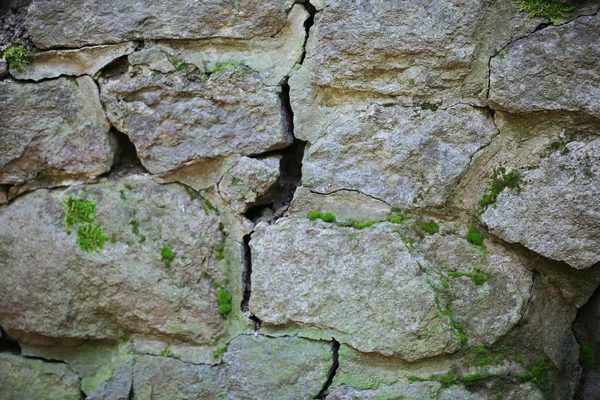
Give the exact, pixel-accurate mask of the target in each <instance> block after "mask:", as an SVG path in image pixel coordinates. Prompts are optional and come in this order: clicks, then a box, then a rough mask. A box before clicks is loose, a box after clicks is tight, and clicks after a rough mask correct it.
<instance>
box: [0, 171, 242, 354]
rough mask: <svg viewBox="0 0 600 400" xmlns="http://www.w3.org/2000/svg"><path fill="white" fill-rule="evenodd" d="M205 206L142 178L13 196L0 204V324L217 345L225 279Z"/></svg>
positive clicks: (215, 229)
mask: <svg viewBox="0 0 600 400" xmlns="http://www.w3.org/2000/svg"><path fill="white" fill-rule="evenodd" d="M65 209H67V210H68V212H67V214H65ZM211 210H213V208H212V207H210V208H208V207H206V205H205V203H204V202H202V200H201V199H198V198H197V196H196V195H193V193H192V195H190V194H189V193H188V192H186V190H185V188H184V187H182V186H181V185H178V184H170V185H162V186H161V185H158V184H156V183H155V182H154V181H153V180H152V178H150V177H149V176H147V175H133V176H129V177H127V178H123V179H120V180H112V181H108V182H105V183H101V184H96V185H87V186H76V187H72V188H70V189H67V190H65V191H62V190H61V191H48V190H38V191H36V192H34V193H31V194H27V195H23V196H21V197H18V198H17V199H15V200H14V201H13V202H12V203H11V204H10V205H9V206H6V207H3V208H1V209H0V254H1V256H0V269H1V270H2V271H3V279H2V281H1V282H0V326H2V327H3V328H4V329H5V330H7V331H8V332H9V333H12V334H15V335H17V336H18V337H22V338H23V339H22V340H24V341H27V335H29V334H37V335H43V336H48V337H66V338H96V339H107V338H111V339H116V338H120V337H123V336H127V335H131V334H134V333H138V334H144V335H158V336H162V337H163V338H165V337H167V338H171V339H176V340H184V341H188V342H190V343H195V344H211V343H213V342H215V341H216V340H217V339H218V338H219V337H220V336H221V335H222V334H223V331H224V326H225V323H226V319H225V318H224V317H223V316H222V315H220V314H219V312H218V310H219V301H218V300H217V293H218V292H219V285H217V284H216V283H215V282H222V284H221V285H226V282H227V281H228V276H227V275H226V274H225V273H224V272H222V270H221V269H222V266H221V264H223V262H221V263H219V264H218V263H217V261H218V257H217V253H218V252H219V250H218V249H217V248H218V247H220V244H221V243H222V242H223V240H224V236H223V232H222V231H221V229H220V226H219V216H218V215H217V214H216V213H215V212H214V211H211ZM220 251H221V252H222V251H223V250H220ZM238 273H240V274H241V271H239V272H238ZM235 276H236V277H237V273H236V274H235ZM232 278H233V277H232ZM233 285H234V286H235V282H233ZM231 294H234V295H235V296H236V298H235V299H234V300H232V301H233V302H234V304H235V302H236V301H237V304H239V301H241V299H240V298H239V297H240V295H241V293H237V292H233V291H232V293H231ZM238 307H239V306H238Z"/></svg>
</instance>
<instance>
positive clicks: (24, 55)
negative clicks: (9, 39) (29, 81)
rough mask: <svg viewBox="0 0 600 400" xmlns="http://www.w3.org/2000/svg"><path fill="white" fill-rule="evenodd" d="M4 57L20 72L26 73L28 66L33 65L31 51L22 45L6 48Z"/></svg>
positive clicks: (16, 44) (17, 44)
mask: <svg viewBox="0 0 600 400" xmlns="http://www.w3.org/2000/svg"><path fill="white" fill-rule="evenodd" d="M2 57H3V58H4V59H5V60H6V61H7V62H8V65H9V66H10V67H11V68H12V69H14V70H15V71H19V72H22V71H25V70H26V69H27V66H28V65H29V64H31V58H30V56H29V50H27V48H26V47H25V46H24V45H23V44H22V43H15V44H13V45H12V46H10V47H8V48H6V50H4V52H3V53H2Z"/></svg>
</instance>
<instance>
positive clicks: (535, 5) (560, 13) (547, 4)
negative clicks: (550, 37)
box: [515, 0, 575, 23]
mask: <svg viewBox="0 0 600 400" xmlns="http://www.w3.org/2000/svg"><path fill="white" fill-rule="evenodd" d="M515 3H517V4H519V5H520V6H521V8H520V9H519V11H521V12H526V13H527V18H528V19H533V18H537V17H541V18H548V19H549V20H550V21H551V22H554V23H558V22H560V20H561V18H564V17H566V16H567V15H569V13H570V12H571V11H573V10H574V9H575V6H573V5H570V4H564V3H559V2H558V1H552V0H515Z"/></svg>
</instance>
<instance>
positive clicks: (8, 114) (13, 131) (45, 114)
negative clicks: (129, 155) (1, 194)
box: [0, 76, 114, 194]
mask: <svg viewBox="0 0 600 400" xmlns="http://www.w3.org/2000/svg"><path fill="white" fill-rule="evenodd" d="M0 107H1V108H2V114H1V116H0V184H11V185H17V186H21V185H27V187H28V188H30V189H34V188H35V187H38V186H42V187H44V186H55V185H59V184H62V183H66V182H76V181H81V180H86V179H89V178H91V177H97V176H98V175H101V174H103V173H105V172H108V171H109V170H110V167H111V165H112V163H113V152H114V144H113V142H112V140H111V138H110V135H109V133H108V132H109V129H110V125H109V123H108V121H107V120H106V118H105V116H104V113H103V111H102V106H101V104H100V102H99V101H98V89H97V88H96V85H95V84H94V82H93V81H92V79H91V78H89V77H87V76H83V77H80V78H77V79H66V78H60V79H55V80H49V81H44V82H40V83H37V84H31V83H16V82H2V83H0ZM22 190H25V188H23V189H22ZM18 191H19V189H17V192H18ZM14 194H16V193H14Z"/></svg>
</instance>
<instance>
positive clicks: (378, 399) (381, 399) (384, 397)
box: [372, 391, 405, 400]
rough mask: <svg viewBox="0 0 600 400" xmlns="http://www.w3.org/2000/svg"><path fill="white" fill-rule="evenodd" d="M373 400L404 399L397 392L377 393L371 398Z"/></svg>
mask: <svg viewBox="0 0 600 400" xmlns="http://www.w3.org/2000/svg"><path fill="white" fill-rule="evenodd" d="M372 399H373V400H404V399H405V397H404V396H403V395H401V394H400V393H398V392H393V391H392V392H387V393H379V394H377V395H375V396H373V397H372Z"/></svg>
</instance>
